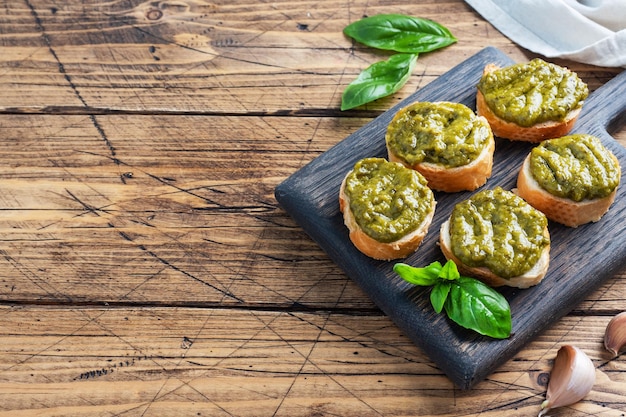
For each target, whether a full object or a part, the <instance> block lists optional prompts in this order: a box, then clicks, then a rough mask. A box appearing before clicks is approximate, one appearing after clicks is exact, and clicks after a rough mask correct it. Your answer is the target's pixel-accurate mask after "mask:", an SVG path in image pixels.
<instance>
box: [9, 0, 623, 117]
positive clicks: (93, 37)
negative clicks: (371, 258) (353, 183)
mask: <svg viewBox="0 0 626 417" xmlns="http://www.w3.org/2000/svg"><path fill="white" fill-rule="evenodd" d="M340 3H342V2H340ZM343 3H345V4H338V2H336V1H332V0H323V1H316V2H293V1H278V2H272V4H271V6H269V5H268V4H267V3H262V2H247V1H234V2H233V1H223V0H222V1H217V2H211V3H209V2H204V1H189V2H158V3H151V2H141V1H130V2H104V3H99V2H92V3H90V4H87V5H85V4H79V3H78V2H65V3H63V4H62V5H60V4H58V2H51V1H46V0H41V1H30V2H28V3H26V6H25V5H20V6H18V5H15V6H13V7H12V8H11V13H7V12H6V11H5V12H4V13H3V12H2V11H0V24H1V26H2V27H3V28H4V29H3V30H2V32H3V33H2V38H1V39H2V43H3V53H2V55H1V56H0V67H2V68H11V71H10V72H4V73H3V74H0V91H2V100H1V101H0V111H5V112H45V113H55V112H60V113H66V112H83V113H85V112H86V113H93V112H102V111H133V112H146V111H150V112H198V113H209V114H210V113H219V114H222V113H235V114H249V113H263V114H265V113H275V112H284V111H290V112H293V111H300V112H305V113H306V112H311V111H313V112H331V111H334V112H335V113H336V112H337V109H338V107H339V103H340V99H341V92H342V90H343V88H345V86H346V85H347V84H348V83H349V82H350V81H352V80H353V79H354V78H355V77H356V75H357V74H358V73H359V72H360V71H361V70H362V69H364V68H366V67H367V66H369V65H371V64H372V63H374V62H376V61H378V60H380V59H386V57H387V56H388V53H380V52H376V51H373V50H371V49H368V48H365V47H363V46H360V45H355V44H354V43H353V42H352V41H351V40H350V39H348V38H346V37H345V36H344V35H343V34H342V30H343V28H344V27H345V26H346V25H347V24H349V23H350V22H352V21H355V20H358V19H360V18H361V17H362V16H364V15H373V14H377V13H405V14H409V15H414V16H420V17H425V18H429V19H433V20H436V21H438V22H440V23H442V24H444V25H446V26H447V27H449V28H450V30H451V31H452V33H454V34H455V35H456V36H457V37H458V39H459V42H458V43H457V44H455V45H454V46H453V48H448V49H445V50H443V51H437V52H434V53H430V54H423V55H422V56H421V57H420V58H419V60H418V64H417V67H416V69H415V71H414V74H413V76H412V77H411V79H410V80H409V82H408V83H407V85H406V86H405V87H404V88H403V89H402V90H401V91H400V92H399V93H398V94H396V95H394V96H393V97H390V98H386V99H382V100H379V101H378V102H376V103H372V104H371V105H368V106H367V107H366V108H368V109H371V110H373V111H382V110H386V109H388V108H389V107H391V106H392V105H393V104H395V103H396V102H397V101H398V100H401V99H403V98H406V97H407V96H409V95H410V94H411V93H413V92H414V91H415V90H416V89H418V88H420V87H421V86H423V85H426V84H427V83H429V82H431V81H432V80H434V79H435V78H436V77H438V76H439V75H440V74H442V73H444V72H445V71H446V70H448V69H450V68H452V67H454V66H455V65H457V64H459V63H460V62H462V61H464V60H465V59H467V58H469V57H470V56H471V55H473V54H474V53H476V52H477V51H478V50H480V49H482V48H483V47H485V46H496V47H498V48H500V49H501V50H503V51H505V52H506V53H507V54H509V55H510V56H511V57H512V58H514V59H515V60H518V61H524V60H527V59H528V58H530V57H531V55H530V54H526V53H523V52H522V51H521V50H520V49H519V48H517V47H516V46H514V44H512V43H511V42H510V41H509V40H508V39H507V38H504V37H503V36H502V35H501V34H500V33H499V32H497V31H496V30H494V29H493V28H492V27H491V26H490V25H489V24H488V23H486V22H485V21H484V20H482V19H481V18H480V17H479V16H478V15H477V14H476V13H474V12H473V10H472V9H471V8H470V7H469V6H468V5H467V4H465V3H464V2H462V1H445V2H436V3H421V2H412V3H411V4H402V3H399V4H397V5H393V4H389V5H378V4H371V2H368V1H365V0H358V1H350V2H343ZM13 9H15V10H13ZM567 64H568V65H570V66H571V65H573V68H572V69H574V70H577V71H579V72H580V73H581V76H583V78H584V79H585V81H587V82H589V84H590V86H591V87H592V89H595V88H597V87H598V86H599V85H602V84H604V83H605V82H606V81H608V80H609V79H610V78H612V77H613V76H615V75H616V74H617V73H618V72H619V70H617V69H600V68H596V67H590V66H585V65H580V64H572V63H567Z"/></svg>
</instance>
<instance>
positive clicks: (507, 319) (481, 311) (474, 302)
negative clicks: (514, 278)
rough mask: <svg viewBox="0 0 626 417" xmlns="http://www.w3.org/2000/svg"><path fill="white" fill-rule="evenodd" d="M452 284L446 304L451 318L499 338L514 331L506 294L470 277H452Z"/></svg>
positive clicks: (465, 325) (468, 327)
mask: <svg viewBox="0 0 626 417" xmlns="http://www.w3.org/2000/svg"><path fill="white" fill-rule="evenodd" d="M450 286H451V288H450V294H449V295H448V298H447V299H446V303H445V306H444V307H445V310H446V313H447V314H448V317H450V319H452V320H453V321H454V322H456V323H457V324H459V325H460V326H462V327H465V328H467V329H471V330H474V331H476V332H478V333H480V334H482V335H485V336H490V337H493V338H496V339H506V338H507V337H509V336H510V335H511V308H510V306H509V303H508V302H507V300H506V298H504V296H503V295H502V294H500V293H499V292H497V291H496V290H494V289H493V288H491V287H489V286H488V285H486V284H484V283H482V282H481V281H479V280H477V279H474V278H469V277H460V278H459V279H457V280H455V281H450Z"/></svg>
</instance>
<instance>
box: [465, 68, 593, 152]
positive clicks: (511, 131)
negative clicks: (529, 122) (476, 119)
mask: <svg viewBox="0 0 626 417" xmlns="http://www.w3.org/2000/svg"><path fill="white" fill-rule="evenodd" d="M497 69H499V67H498V66H496V65H495V64H488V65H487V66H485V69H484V71H483V73H484V74H487V73H489V72H492V71H495V70H497ZM581 109H582V107H577V108H575V109H573V110H572V111H570V112H569V113H568V114H567V115H566V117H565V118H564V120H562V121H546V122H543V123H538V124H536V125H533V126H529V127H525V126H520V125H517V124H515V123H513V122H509V121H506V120H504V119H502V118H500V117H499V116H497V115H496V114H495V113H493V112H492V111H491V109H490V108H489V106H488V105H487V102H486V101H485V97H484V96H483V94H482V93H481V92H480V90H477V93H476V113H477V114H478V115H479V116H483V117H485V118H486V119H487V121H488V122H489V125H490V126H491V130H492V131H493V134H494V135H496V136H498V137H500V138H505V139H510V140H519V141H525V142H532V143H538V142H541V141H542V140H545V139H550V138H556V137H559V136H564V135H566V134H567V133H569V132H570V131H571V130H572V128H573V127H574V124H575V123H576V120H577V119H578V116H579V114H580V111H581Z"/></svg>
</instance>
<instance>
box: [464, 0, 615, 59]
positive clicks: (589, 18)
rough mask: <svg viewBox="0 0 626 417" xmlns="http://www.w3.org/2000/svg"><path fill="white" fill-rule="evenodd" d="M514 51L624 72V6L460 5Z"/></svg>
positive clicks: (550, 1) (517, 1)
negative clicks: (492, 28)
mask: <svg viewBox="0 0 626 417" xmlns="http://www.w3.org/2000/svg"><path fill="white" fill-rule="evenodd" d="M466 2H467V3H468V4H469V5H470V6H472V7H473V8H474V9H475V10H476V11H477V12H478V13H479V14H480V15H482V16H483V17H484V18H485V19H486V20H488V21H489V22H490V23H491V24H492V25H494V26H495V27H496V28H497V29H498V30H499V31H500V32H502V33H503V34H504V35H505V36H507V37H508V38H509V39H511V40H512V41H513V42H515V43H517V44H519V45H520V46H522V47H524V48H526V49H528V50H530V51H533V52H535V53H538V54H541V55H544V56H546V57H548V58H556V57H558V58H565V59H570V60H572V61H577V62H582V63H586V64H592V65H598V66H605V67H626V0H466Z"/></svg>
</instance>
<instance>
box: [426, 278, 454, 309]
mask: <svg viewBox="0 0 626 417" xmlns="http://www.w3.org/2000/svg"><path fill="white" fill-rule="evenodd" d="M451 287H452V285H451V284H450V283H449V282H446V281H439V282H437V283H436V284H435V286H434V287H433V289H432V290H431V291H430V303H431V304H432V305H433V309H434V310H435V311H436V312H437V314H439V313H441V310H443V306H444V304H445V302H446V300H447V299H448V294H449V293H450V288H451Z"/></svg>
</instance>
